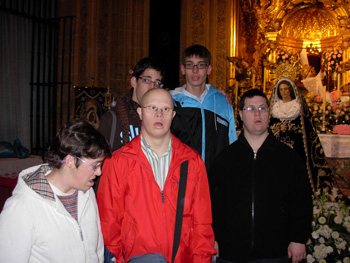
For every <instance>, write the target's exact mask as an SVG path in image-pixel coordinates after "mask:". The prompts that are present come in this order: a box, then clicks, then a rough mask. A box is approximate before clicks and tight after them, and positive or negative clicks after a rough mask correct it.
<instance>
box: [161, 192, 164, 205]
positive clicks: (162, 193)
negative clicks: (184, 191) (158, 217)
mask: <svg viewBox="0 0 350 263" xmlns="http://www.w3.org/2000/svg"><path fill="white" fill-rule="evenodd" d="M160 194H161V195H162V203H164V191H160Z"/></svg>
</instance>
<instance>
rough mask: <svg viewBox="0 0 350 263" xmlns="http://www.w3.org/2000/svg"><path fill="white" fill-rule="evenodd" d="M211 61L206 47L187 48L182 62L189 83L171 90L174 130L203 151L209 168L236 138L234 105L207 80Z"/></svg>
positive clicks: (193, 146)
mask: <svg viewBox="0 0 350 263" xmlns="http://www.w3.org/2000/svg"><path fill="white" fill-rule="evenodd" d="M210 62H211V54H210V52H209V50H208V49H207V48H206V47H204V46H201V45H193V46H190V47H188V48H186V49H185V51H184V52H183V55H182V64H181V72H182V74H183V75H184V76H185V79H186V84H185V85H183V86H182V87H179V88H176V89H175V90H173V91H171V95H172V96H173V99H174V101H175V106H176V107H175V110H176V116H175V118H174V120H173V124H172V127H171V131H172V133H173V134H174V135H175V136H177V137H178V138H179V139H180V140H181V141H182V142H183V143H185V144H187V145H189V146H190V147H191V148H193V149H194V150H196V151H198V152H199V154H201V156H202V158H203V160H204V162H205V165H206V167H207V169H208V168H209V167H210V164H211V163H212V161H213V160H214V158H215V157H216V155H217V154H219V153H220V152H221V151H222V150H223V149H224V148H226V147H227V146H228V145H229V144H231V143H233V142H234V141H235V140H236V139H237V134H236V127H235V120H234V114H233V109H232V106H231V105H230V104H229V103H227V101H226V99H225V96H224V95H222V94H220V93H219V91H218V90H217V89H215V88H214V87H213V86H212V85H211V84H207V77H208V76H209V75H210V73H211V71H212V65H211V64H210Z"/></svg>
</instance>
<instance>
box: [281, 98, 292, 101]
mask: <svg viewBox="0 0 350 263" xmlns="http://www.w3.org/2000/svg"><path fill="white" fill-rule="evenodd" d="M290 101H292V98H288V99H284V100H283V102H290Z"/></svg>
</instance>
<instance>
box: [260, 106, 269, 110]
mask: <svg viewBox="0 0 350 263" xmlns="http://www.w3.org/2000/svg"><path fill="white" fill-rule="evenodd" d="M259 111H269V107H267V106H260V107H259Z"/></svg>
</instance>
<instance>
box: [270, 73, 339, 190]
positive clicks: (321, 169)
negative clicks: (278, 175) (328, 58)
mask: <svg viewBox="0 0 350 263" xmlns="http://www.w3.org/2000/svg"><path fill="white" fill-rule="evenodd" d="M270 130H271V132H272V133H273V135H274V136H275V137H276V139H277V140H279V141H281V142H283V143H285V144H287V145H288V146H290V147H291V148H292V149H294V150H295V151H297V152H298V153H299V154H300V156H301V158H302V159H303V160H304V163H305V168H306V169H307V173H308V176H309V182H310V186H311V189H312V191H313V193H314V194H319V193H321V191H322V189H325V190H326V191H329V192H331V190H332V188H333V186H334V184H335V180H334V178H333V175H332V171H331V169H330V168H329V167H328V164H327V160H326V158H325V155H324V151H323V148H322V144H321V142H320V139H319V138H318V135H317V133H316V130H315V127H314V125H313V122H312V118H311V115H310V112H309V108H308V106H307V103H306V101H305V98H304V97H303V95H302V94H301V93H300V92H299V90H298V88H297V86H296V85H295V83H294V82H293V81H292V80H291V79H289V78H281V79H279V80H278V81H277V83H276V85H275V87H274V89H273V92H272V94H271V99H270ZM318 190H321V191H320V192H317V191H318Z"/></svg>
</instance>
